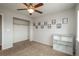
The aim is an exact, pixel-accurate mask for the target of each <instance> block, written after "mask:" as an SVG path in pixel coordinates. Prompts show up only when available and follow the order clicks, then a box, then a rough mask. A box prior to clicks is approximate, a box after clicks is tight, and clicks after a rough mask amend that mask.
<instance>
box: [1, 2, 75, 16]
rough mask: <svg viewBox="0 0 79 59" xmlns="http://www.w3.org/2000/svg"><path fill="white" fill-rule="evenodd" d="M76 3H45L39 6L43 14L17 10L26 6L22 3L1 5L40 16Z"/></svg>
mask: <svg viewBox="0 0 79 59" xmlns="http://www.w3.org/2000/svg"><path fill="white" fill-rule="evenodd" d="M74 6H75V4H74V3H44V5H43V6H42V7H40V8H38V9H39V10H40V11H42V12H43V14H39V13H36V12H34V13H33V14H32V15H29V13H28V11H26V10H25V11H17V10H16V9H19V8H25V6H24V5H23V4H21V3H0V7H3V8H7V9H9V10H12V11H15V12H19V13H21V14H24V15H28V16H29V17H39V16H42V15H45V14H48V13H55V12H58V11H62V10H65V9H68V8H72V7H74Z"/></svg>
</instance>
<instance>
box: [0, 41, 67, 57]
mask: <svg viewBox="0 0 79 59" xmlns="http://www.w3.org/2000/svg"><path fill="white" fill-rule="evenodd" d="M0 55H1V56H67V54H64V53H62V52H59V51H55V50H53V49H52V47H51V46H47V45H44V44H41V43H37V42H34V41H33V42H30V41H23V42H19V43H16V44H14V47H13V48H10V49H7V50H4V51H0Z"/></svg>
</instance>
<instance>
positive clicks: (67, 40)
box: [61, 36, 73, 42]
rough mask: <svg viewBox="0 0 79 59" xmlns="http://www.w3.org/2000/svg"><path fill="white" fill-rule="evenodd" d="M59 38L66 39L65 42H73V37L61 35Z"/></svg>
mask: <svg viewBox="0 0 79 59" xmlns="http://www.w3.org/2000/svg"><path fill="white" fill-rule="evenodd" d="M61 40H62V41H66V42H73V37H65V36H63V37H61Z"/></svg>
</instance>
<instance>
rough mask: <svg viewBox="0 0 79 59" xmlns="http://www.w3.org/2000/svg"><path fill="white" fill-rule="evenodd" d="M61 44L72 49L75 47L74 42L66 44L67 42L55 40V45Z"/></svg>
mask: <svg viewBox="0 0 79 59" xmlns="http://www.w3.org/2000/svg"><path fill="white" fill-rule="evenodd" d="M54 43H55V44H61V45H67V46H70V47H73V42H66V41H59V40H53V44H54Z"/></svg>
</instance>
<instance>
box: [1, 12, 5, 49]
mask: <svg viewBox="0 0 79 59" xmlns="http://www.w3.org/2000/svg"><path fill="white" fill-rule="evenodd" d="M0 15H2V50H3V49H4V48H3V47H4V44H3V40H4V14H3V13H0Z"/></svg>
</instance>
